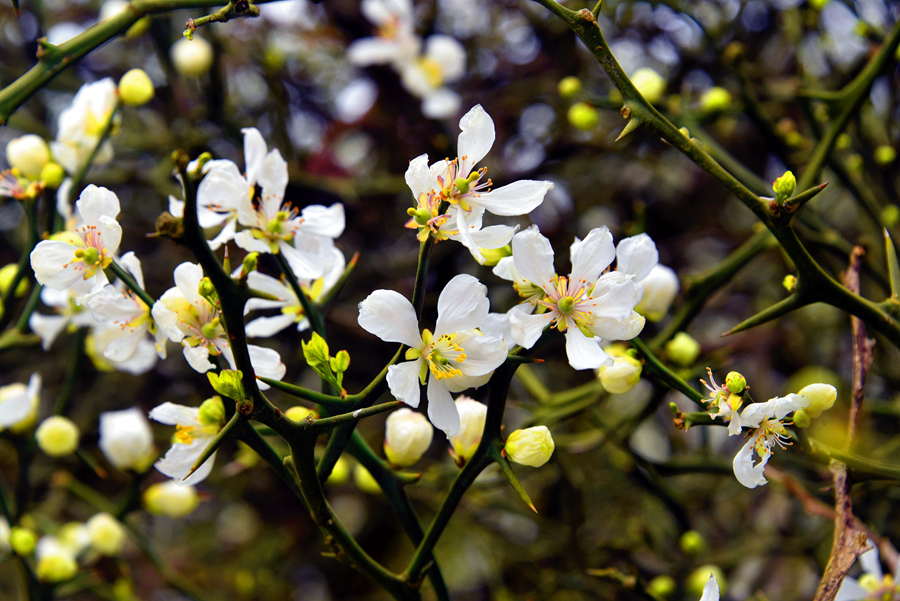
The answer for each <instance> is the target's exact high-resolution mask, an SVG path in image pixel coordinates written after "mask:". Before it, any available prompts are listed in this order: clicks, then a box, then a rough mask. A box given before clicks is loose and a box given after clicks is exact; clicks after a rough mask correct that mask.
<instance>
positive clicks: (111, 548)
mask: <svg viewBox="0 0 900 601" xmlns="http://www.w3.org/2000/svg"><path fill="white" fill-rule="evenodd" d="M86 526H87V531H88V536H90V541H91V548H92V549H94V551H97V552H98V553H100V554H101V555H108V556H110V557H112V556H115V555H118V554H119V553H120V552H121V551H122V546H123V545H124V544H125V538H126V537H125V529H124V528H123V527H122V524H120V523H119V521H118V520H117V519H116V518H114V517H113V516H111V515H109V514H108V513H98V514H97V515H95V516H94V517H92V518H91V519H89V520H88V521H87V524H86Z"/></svg>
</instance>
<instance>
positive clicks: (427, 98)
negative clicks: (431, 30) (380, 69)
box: [400, 34, 466, 119]
mask: <svg viewBox="0 0 900 601" xmlns="http://www.w3.org/2000/svg"><path fill="white" fill-rule="evenodd" d="M465 72H466V49H465V48H464V47H463V45H462V44H460V43H459V42H458V41H457V40H456V39H454V38H452V37H450V36H448V35H441V34H435V35H432V36H429V37H428V39H427V40H425V52H423V53H422V54H421V55H420V56H419V57H418V58H416V59H415V60H411V61H407V62H405V63H404V64H403V65H402V66H401V67H400V80H401V82H402V83H403V87H404V88H406V89H407V91H409V93H410V94H412V95H413V96H416V97H418V98H421V99H422V114H423V115H425V116H426V117H429V118H431V119H444V118H447V117H451V116H453V115H458V114H459V112H458V111H459V106H460V102H461V100H460V97H459V94H457V93H456V92H453V91H451V90H449V89H448V88H446V87H445V84H448V83H453V82H455V81H458V80H459V79H460V78H462V76H463V75H464V74H465Z"/></svg>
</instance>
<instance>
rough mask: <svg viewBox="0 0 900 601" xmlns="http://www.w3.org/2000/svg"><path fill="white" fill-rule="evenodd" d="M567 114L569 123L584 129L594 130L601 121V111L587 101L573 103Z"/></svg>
mask: <svg viewBox="0 0 900 601" xmlns="http://www.w3.org/2000/svg"><path fill="white" fill-rule="evenodd" d="M566 116H567V117H568V119H569V123H571V124H572V125H573V126H574V127H576V128H577V129H580V130H582V131H593V130H594V129H595V128H596V127H597V125H598V124H599V123H600V113H598V112H597V109H596V108H594V107H593V106H591V105H590V104H588V103H587V102H579V103H577V104H573V105H572V106H571V107H569V112H568V113H567V115H566Z"/></svg>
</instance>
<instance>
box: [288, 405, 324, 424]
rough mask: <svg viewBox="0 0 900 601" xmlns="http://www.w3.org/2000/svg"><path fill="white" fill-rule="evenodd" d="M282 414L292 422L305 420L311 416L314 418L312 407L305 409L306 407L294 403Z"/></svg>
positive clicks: (314, 413)
mask: <svg viewBox="0 0 900 601" xmlns="http://www.w3.org/2000/svg"><path fill="white" fill-rule="evenodd" d="M284 416H285V417H286V418H288V419H289V420H291V421H292V422H302V421H306V418H307V417H310V416H312V418H313V419H315V418H316V412H315V411H313V410H312V409H307V408H306V407H301V406H299V405H295V406H294V407H291V408H290V409H288V410H287V411H285V412H284Z"/></svg>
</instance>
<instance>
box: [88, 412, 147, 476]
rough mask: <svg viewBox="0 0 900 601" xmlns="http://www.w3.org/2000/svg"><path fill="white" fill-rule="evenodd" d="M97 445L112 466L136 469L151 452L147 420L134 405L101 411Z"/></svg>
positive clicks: (145, 461)
mask: <svg viewBox="0 0 900 601" xmlns="http://www.w3.org/2000/svg"><path fill="white" fill-rule="evenodd" d="M97 446H99V447H100V450H101V451H102V452H103V456H104V457H106V460H107V461H109V462H110V464H112V466H113V467H115V468H116V469H120V470H126V469H132V470H140V469H141V468H142V467H145V465H146V464H147V459H148V457H149V456H150V455H151V454H152V453H153V432H151V430H150V422H148V421H147V418H146V417H145V416H144V412H143V411H141V410H140V409H138V408H137V407H131V408H130V409H124V410H122V411H106V412H104V413H101V414H100V440H99V442H98V443H97Z"/></svg>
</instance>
